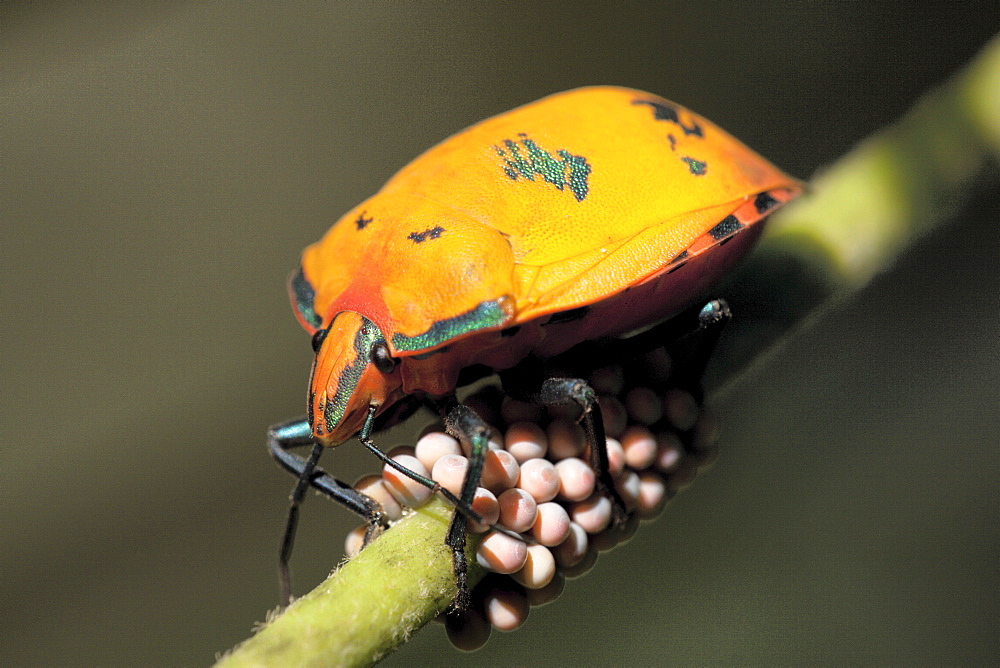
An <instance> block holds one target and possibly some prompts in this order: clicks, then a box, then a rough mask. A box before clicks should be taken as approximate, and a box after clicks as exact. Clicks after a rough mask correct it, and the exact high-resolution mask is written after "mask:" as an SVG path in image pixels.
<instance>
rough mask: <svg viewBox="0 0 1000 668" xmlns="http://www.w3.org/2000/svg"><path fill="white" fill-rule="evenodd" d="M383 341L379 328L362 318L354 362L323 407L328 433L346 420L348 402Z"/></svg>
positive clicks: (344, 371) (343, 374)
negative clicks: (380, 342) (377, 347)
mask: <svg viewBox="0 0 1000 668" xmlns="http://www.w3.org/2000/svg"><path fill="white" fill-rule="evenodd" d="M381 340H384V339H383V338H382V332H380V331H379V328H378V327H377V326H376V325H375V323H373V322H372V321H371V320H369V319H368V318H365V317H363V316H362V318H361V327H359V328H358V333H357V334H355V335H354V353H355V356H354V361H352V362H351V363H350V364H349V365H347V366H345V367H344V370H343V371H341V372H340V378H338V379H337V392H336V393H335V394H334V395H333V398H332V399H330V398H328V400H327V402H326V405H325V406H324V407H323V419H324V422H326V431H327V433H330V432H332V431H333V430H334V429H336V428H337V425H338V424H340V421H341V420H342V419H343V418H344V411H345V410H346V409H347V402H348V401H350V399H351V395H352V394H354V390H355V389H356V388H357V387H358V381H360V380H361V374H363V373H364V372H365V369H366V368H367V367H368V363H369V362H370V361H371V350H372V346H373V345H375V343H376V342H378V341H381Z"/></svg>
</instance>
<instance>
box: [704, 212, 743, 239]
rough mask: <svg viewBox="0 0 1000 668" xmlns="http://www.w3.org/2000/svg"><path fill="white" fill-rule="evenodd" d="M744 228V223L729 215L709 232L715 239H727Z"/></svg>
mask: <svg viewBox="0 0 1000 668" xmlns="http://www.w3.org/2000/svg"><path fill="white" fill-rule="evenodd" d="M742 228H743V223H741V222H740V221H739V220H737V219H736V216H733V215H728V216H726V217H725V218H723V219H722V220H721V221H719V224H718V225H716V226H715V227H713V228H712V229H710V230H709V231H708V233H709V234H711V235H712V238H713V239H725V238H726V237H728V236H729V235H731V234H733V233H734V232H738V231H739V230H740V229H742Z"/></svg>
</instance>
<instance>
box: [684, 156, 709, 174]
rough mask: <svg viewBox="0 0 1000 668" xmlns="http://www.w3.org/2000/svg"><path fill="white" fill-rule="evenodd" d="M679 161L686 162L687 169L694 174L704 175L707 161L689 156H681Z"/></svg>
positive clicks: (706, 169)
mask: <svg viewBox="0 0 1000 668" xmlns="http://www.w3.org/2000/svg"><path fill="white" fill-rule="evenodd" d="M681 162H683V163H684V164H686V165H687V166H688V169H690V170H691V173H692V174H694V175H695V176H705V172H707V171H708V163H707V162H703V161H701V160H695V159H694V158H689V157H687V156H684V157H683V158H681Z"/></svg>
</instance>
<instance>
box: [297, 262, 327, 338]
mask: <svg viewBox="0 0 1000 668" xmlns="http://www.w3.org/2000/svg"><path fill="white" fill-rule="evenodd" d="M292 294H293V295H294V296H295V309H296V310H297V311H298V312H299V315H301V316H302V319H303V320H305V321H306V322H307V323H309V324H310V325H312V326H313V327H316V328H319V326H320V325H322V324H323V319H322V318H320V317H319V314H318V313H316V309H315V308H314V307H313V304H314V303H315V301H316V290H314V289H313V286H312V283H310V282H309V281H308V280H306V276H305V274H304V273H302V267H299V270H298V271H297V272H295V275H294V276H292Z"/></svg>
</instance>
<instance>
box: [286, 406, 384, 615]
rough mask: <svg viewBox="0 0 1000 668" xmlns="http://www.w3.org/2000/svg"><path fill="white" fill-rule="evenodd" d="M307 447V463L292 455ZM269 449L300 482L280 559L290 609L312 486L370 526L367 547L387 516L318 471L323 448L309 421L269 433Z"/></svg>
mask: <svg viewBox="0 0 1000 668" xmlns="http://www.w3.org/2000/svg"><path fill="white" fill-rule="evenodd" d="M307 445H311V446H312V450H311V452H310V455H309V458H308V459H303V458H302V457H299V456H298V455H296V454H293V453H292V451H291V449H292V448H295V447H304V446H307ZM267 447H268V450H270V452H271V456H272V457H274V459H275V461H277V462H278V464H280V465H281V466H282V468H284V469H285V470H286V471H288V472H289V473H291V474H292V475H294V476H295V477H296V478H297V482H296V484H295V488H294V489H293V490H292V493H291V497H290V503H289V507H288V516H287V518H286V520H285V530H284V532H283V534H282V538H281V549H280V551H279V555H278V578H279V583H280V588H281V604H282V605H285V606H287V605H288V604H289V603H291V602H292V572H291V567H290V565H289V562H290V560H291V557H292V547H293V546H294V544H295V530H296V528H297V527H298V521H299V506H300V505H301V504H302V501H303V499H304V498H305V493H306V491H307V490H308V489H309V487H310V486H312V487H313V488H315V489H317V490H319V491H320V492H322V493H323V494H325V495H326V496H327V497H329V498H330V499H333V500H334V501H336V502H337V503H339V504H341V505H343V506H345V507H346V508H348V509H349V510H351V511H353V512H355V513H357V514H358V515H360V516H361V517H363V518H364V520H365V523H366V524H367V525H368V528H367V530H366V532H365V543H366V544H367V543H368V542H369V541H371V540H373V539H374V537H375V536H376V535H377V534H378V532H380V531H381V530H382V529H383V528H385V525H386V521H385V513H384V512H383V510H382V505H381V504H380V503H379V502H378V501H376V500H375V499H373V498H371V497H370V496H368V495H367V494H362V493H361V492H359V491H357V490H356V489H354V488H352V487H351V486H350V485H348V484H347V483H344V482H341V481H340V480H337V479H336V478H333V477H331V476H329V475H327V474H326V472H325V471H323V469H321V468H319V466H318V465H317V464H318V462H319V457H320V455H321V454H322V453H323V449H324V448H323V446H322V445H320V444H319V443H316V442H314V440H313V438H312V430H311V429H310V427H309V423H308V422H307V421H306V418H299V419H297V420H291V421H289V422H286V423H283V424H276V425H274V426H272V427H271V428H270V429H268V430H267Z"/></svg>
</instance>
